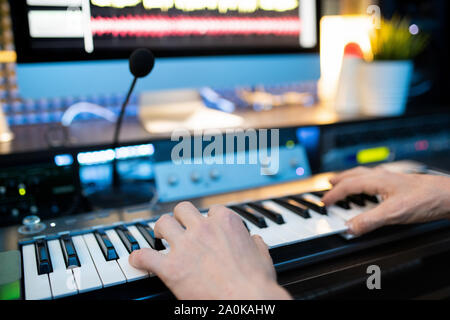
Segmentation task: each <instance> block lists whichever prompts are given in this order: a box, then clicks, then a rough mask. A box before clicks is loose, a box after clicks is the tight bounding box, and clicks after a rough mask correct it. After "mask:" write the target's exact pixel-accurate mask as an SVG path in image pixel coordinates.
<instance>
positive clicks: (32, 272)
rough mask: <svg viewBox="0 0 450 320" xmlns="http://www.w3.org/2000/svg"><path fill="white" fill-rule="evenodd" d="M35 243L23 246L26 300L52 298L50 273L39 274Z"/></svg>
mask: <svg viewBox="0 0 450 320" xmlns="http://www.w3.org/2000/svg"><path fill="white" fill-rule="evenodd" d="M35 250H36V249H35V248H34V244H28V245H25V246H23V247H22V259H23V275H24V286H25V299H26V300H44V299H45V300H47V299H52V290H51V289H50V281H49V279H48V275H46V274H42V275H39V274H38V269H37V262H36V251H35Z"/></svg>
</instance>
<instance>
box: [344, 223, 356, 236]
mask: <svg viewBox="0 0 450 320" xmlns="http://www.w3.org/2000/svg"><path fill="white" fill-rule="evenodd" d="M345 225H346V226H347V227H348V230H347V233H349V234H351V235H355V232H354V231H353V223H351V222H350V221H347V222H346V223H345Z"/></svg>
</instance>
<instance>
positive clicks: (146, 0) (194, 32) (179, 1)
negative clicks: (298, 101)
mask: <svg viewBox="0 0 450 320" xmlns="http://www.w3.org/2000/svg"><path fill="white" fill-rule="evenodd" d="M10 3H11V11H12V18H13V24H14V31H15V32H14V35H15V40H16V49H17V53H18V58H19V62H27V61H64V60H84V59H107V58H124V57H127V56H128V55H129V53H130V52H131V51H132V50H133V49H136V48H139V47H146V48H150V49H151V50H152V51H154V53H155V54H156V55H157V56H184V55H209V54H228V53H239V54H240V53H273V52H297V51H304V50H313V49H315V48H316V47H317V38H318V36H317V33H318V23H317V21H318V19H317V10H318V8H317V1H316V0H11V1H10Z"/></svg>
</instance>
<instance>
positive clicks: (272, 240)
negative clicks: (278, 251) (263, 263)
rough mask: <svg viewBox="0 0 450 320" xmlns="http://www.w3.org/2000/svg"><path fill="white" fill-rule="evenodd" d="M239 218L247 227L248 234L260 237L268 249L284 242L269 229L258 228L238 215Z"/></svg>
mask: <svg viewBox="0 0 450 320" xmlns="http://www.w3.org/2000/svg"><path fill="white" fill-rule="evenodd" d="M236 214H237V213H236ZM239 217H240V218H241V219H242V220H243V221H245V224H246V225H247V227H248V229H249V230H250V234H251V235H252V236H253V235H259V236H261V237H262V238H263V240H264V242H265V243H266V244H267V246H268V247H275V246H278V245H281V244H283V243H285V242H286V241H285V240H284V239H282V238H280V237H278V236H277V234H276V233H275V232H271V231H270V230H269V228H258V227H257V226H256V225H254V224H253V223H252V222H250V221H249V220H247V219H245V218H244V217H242V216H240V215H239Z"/></svg>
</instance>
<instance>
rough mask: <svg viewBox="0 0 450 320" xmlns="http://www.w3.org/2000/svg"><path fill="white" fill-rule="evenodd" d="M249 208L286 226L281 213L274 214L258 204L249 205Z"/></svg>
mask: <svg viewBox="0 0 450 320" xmlns="http://www.w3.org/2000/svg"><path fill="white" fill-rule="evenodd" d="M247 207H249V208H251V209H253V210H256V211H257V212H259V213H261V214H262V215H263V216H265V217H266V218H268V219H270V220H272V221H273V222H275V223H276V224H284V223H285V222H284V219H283V216H282V215H281V214H279V213H276V212H273V211H272V210H269V209H267V208H265V207H264V206H262V205H259V204H256V203H247Z"/></svg>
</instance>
